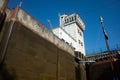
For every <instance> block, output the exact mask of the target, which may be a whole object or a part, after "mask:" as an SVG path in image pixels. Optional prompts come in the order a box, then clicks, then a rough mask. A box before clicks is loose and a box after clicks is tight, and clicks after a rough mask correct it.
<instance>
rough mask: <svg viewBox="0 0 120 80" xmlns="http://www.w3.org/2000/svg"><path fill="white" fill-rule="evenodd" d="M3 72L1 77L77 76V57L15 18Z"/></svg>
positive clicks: (42, 79)
mask: <svg viewBox="0 0 120 80" xmlns="http://www.w3.org/2000/svg"><path fill="white" fill-rule="evenodd" d="M0 74H1V76H0V78H1V80H6V79H9V80H57V78H59V80H75V65H74V57H73V56H72V55H70V54H69V53H68V52H66V51H64V50H61V49H59V48H58V47H57V46H56V45H54V44H52V43H50V42H49V41H47V40H45V39H43V38H42V37H40V36H39V35H38V34H36V33H34V32H33V31H31V30H30V29H28V28H27V27H25V26H24V25H22V24H21V23H18V22H15V24H14V26H13V30H12V35H11V37H10V40H9V44H8V47H7V50H6V56H5V59H4V63H3V64H2V66H1V69H0ZM57 75H58V76H57Z"/></svg>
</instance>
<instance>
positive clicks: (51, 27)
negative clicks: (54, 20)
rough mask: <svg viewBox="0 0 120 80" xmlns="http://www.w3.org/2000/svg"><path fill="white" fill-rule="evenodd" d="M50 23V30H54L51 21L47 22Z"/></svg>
mask: <svg viewBox="0 0 120 80" xmlns="http://www.w3.org/2000/svg"><path fill="white" fill-rule="evenodd" d="M47 21H48V24H49V26H50V29H51V30H52V29H53V26H52V24H51V21H50V20H47Z"/></svg>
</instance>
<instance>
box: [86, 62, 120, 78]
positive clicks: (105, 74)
mask: <svg viewBox="0 0 120 80" xmlns="http://www.w3.org/2000/svg"><path fill="white" fill-rule="evenodd" d="M112 66H113V68H114V69H113V70H112ZM112 66H111V62H110V61H107V62H106V61H103V62H96V63H93V64H90V65H89V67H87V68H88V69H89V70H88V71H87V72H88V80H120V72H119V71H120V60H117V61H115V62H112ZM113 77H114V79H113Z"/></svg>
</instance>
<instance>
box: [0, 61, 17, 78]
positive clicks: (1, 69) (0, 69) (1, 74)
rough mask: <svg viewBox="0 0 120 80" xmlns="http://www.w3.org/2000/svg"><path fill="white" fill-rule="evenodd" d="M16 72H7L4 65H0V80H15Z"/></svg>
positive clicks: (13, 70)
mask: <svg viewBox="0 0 120 80" xmlns="http://www.w3.org/2000/svg"><path fill="white" fill-rule="evenodd" d="M16 78H17V76H16V71H15V69H12V70H11V71H9V70H8V69H7V66H6V64H5V63H2V64H0V80H16Z"/></svg>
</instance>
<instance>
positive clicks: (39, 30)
mask: <svg viewBox="0 0 120 80" xmlns="http://www.w3.org/2000/svg"><path fill="white" fill-rule="evenodd" d="M17 20H18V21H20V22H21V23H22V24H24V25H25V27H27V28H29V29H31V30H32V31H33V32H35V33H36V34H38V35H39V36H41V37H42V38H44V39H46V40H48V41H50V42H51V43H53V44H54V45H57V46H58V47H59V48H61V49H62V50H65V51H67V52H68V53H70V54H71V55H73V56H74V50H73V49H72V48H71V47H70V46H69V45H67V44H66V43H65V42H63V41H62V40H60V39H59V38H58V37H56V36H55V35H54V34H53V33H52V32H51V31H49V30H48V29H47V28H46V27H45V26H44V25H42V24H41V23H39V22H38V21H37V20H35V19H34V18H33V17H31V16H30V15H28V13H26V12H25V11H24V10H22V9H20V10H19V12H18V16H17Z"/></svg>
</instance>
